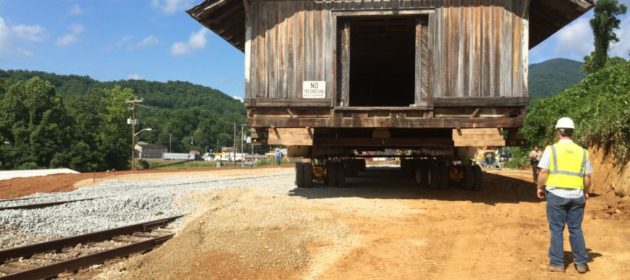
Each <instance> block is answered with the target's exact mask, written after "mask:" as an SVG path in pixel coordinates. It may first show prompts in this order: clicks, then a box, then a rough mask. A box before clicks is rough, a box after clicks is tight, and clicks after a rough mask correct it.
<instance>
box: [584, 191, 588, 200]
mask: <svg viewBox="0 0 630 280" xmlns="http://www.w3.org/2000/svg"><path fill="white" fill-rule="evenodd" d="M588 198H589V195H588V193H587V192H585V193H584V200H588Z"/></svg>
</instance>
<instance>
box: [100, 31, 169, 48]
mask: <svg viewBox="0 0 630 280" xmlns="http://www.w3.org/2000/svg"><path fill="white" fill-rule="evenodd" d="M159 42H160V40H159V39H158V37H156V36H154V35H149V36H146V37H144V38H142V40H139V41H138V40H134V37H133V36H131V35H127V36H124V37H122V38H120V39H119V40H118V41H116V43H114V44H111V45H109V46H107V47H104V48H103V51H104V52H111V51H113V50H115V49H123V48H124V49H127V50H134V49H142V48H146V47H149V46H152V45H155V44H157V43H159Z"/></svg>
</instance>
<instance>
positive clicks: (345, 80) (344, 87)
mask: <svg viewBox="0 0 630 280" xmlns="http://www.w3.org/2000/svg"><path fill="white" fill-rule="evenodd" d="M350 32H351V30H350V21H349V20H344V22H343V33H342V37H341V104H340V105H341V106H343V107H346V106H349V105H350V104H348V101H349V100H350Z"/></svg>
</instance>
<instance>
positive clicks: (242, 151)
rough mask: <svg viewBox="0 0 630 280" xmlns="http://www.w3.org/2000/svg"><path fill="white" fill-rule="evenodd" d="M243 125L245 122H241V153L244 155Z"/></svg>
mask: <svg viewBox="0 0 630 280" xmlns="http://www.w3.org/2000/svg"><path fill="white" fill-rule="evenodd" d="M245 126H246V124H244V123H242V124H241V155H245V149H244V148H243V142H245V139H243V138H244V137H245V135H243V128H244V127H245ZM243 160H245V158H243Z"/></svg>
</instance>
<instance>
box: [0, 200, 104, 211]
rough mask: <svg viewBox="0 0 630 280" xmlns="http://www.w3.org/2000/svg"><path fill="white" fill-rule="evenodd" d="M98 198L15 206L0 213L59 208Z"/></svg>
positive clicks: (1, 208)
mask: <svg viewBox="0 0 630 280" xmlns="http://www.w3.org/2000/svg"><path fill="white" fill-rule="evenodd" d="M94 199H96V198H85V199H75V200H64V201H55V202H45V203H34V204H25V205H15V206H7V207H0V211H2V210H17V209H38V208H46V207H50V206H57V205H62V204H66V203H71V202H78V201H86V200H94Z"/></svg>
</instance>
